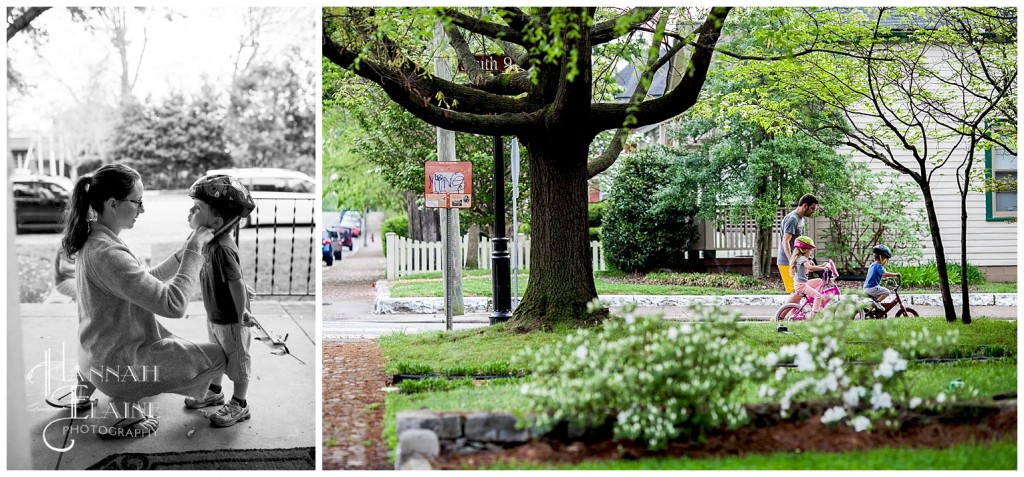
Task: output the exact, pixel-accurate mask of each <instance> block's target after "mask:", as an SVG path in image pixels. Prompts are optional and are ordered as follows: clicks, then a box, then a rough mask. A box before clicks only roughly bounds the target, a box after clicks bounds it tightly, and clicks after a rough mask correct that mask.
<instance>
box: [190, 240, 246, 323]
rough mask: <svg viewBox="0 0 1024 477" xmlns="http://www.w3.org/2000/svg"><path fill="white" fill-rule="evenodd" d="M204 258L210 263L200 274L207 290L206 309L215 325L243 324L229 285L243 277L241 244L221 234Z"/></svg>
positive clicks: (207, 249) (204, 294)
mask: <svg viewBox="0 0 1024 477" xmlns="http://www.w3.org/2000/svg"><path fill="white" fill-rule="evenodd" d="M203 255H204V257H205V258H206V263H204V264H203V269H202V270H201V271H200V272H199V283H200V287H201V288H202V291H203V307H205V308H206V318H207V319H208V320H210V322H211V323H215V324H219V325H231V324H235V323H240V321H239V317H238V313H239V310H237V309H235V301H234V300H232V299H231V289H230V288H228V282H229V281H231V280H240V279H241V278H242V267H241V264H240V263H239V260H238V245H235V241H234V240H232V239H231V234H228V233H225V234H221V235H220V236H219V237H217V238H215V239H213V240H211V241H210V243H208V244H207V245H206V248H205V250H204V251H203Z"/></svg>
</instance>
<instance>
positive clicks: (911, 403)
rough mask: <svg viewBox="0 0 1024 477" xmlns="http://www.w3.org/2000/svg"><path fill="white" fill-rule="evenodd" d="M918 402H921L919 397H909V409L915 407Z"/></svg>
mask: <svg viewBox="0 0 1024 477" xmlns="http://www.w3.org/2000/svg"><path fill="white" fill-rule="evenodd" d="M920 404H921V398H919V397H914V398H910V408H911V409H913V408H915V407H917V406H918V405H920Z"/></svg>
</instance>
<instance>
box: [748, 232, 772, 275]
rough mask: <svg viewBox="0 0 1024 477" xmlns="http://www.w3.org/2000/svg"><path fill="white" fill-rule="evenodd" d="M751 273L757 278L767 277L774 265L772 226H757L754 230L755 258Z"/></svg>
mask: <svg viewBox="0 0 1024 477" xmlns="http://www.w3.org/2000/svg"><path fill="white" fill-rule="evenodd" d="M751 265H752V266H751V274H752V275H753V276H754V277H755V278H767V277H768V276H769V275H770V274H771V265H772V227H771V226H770V225H769V226H768V227H757V229H756V230H755V231H754V258H753V263H752V264H751Z"/></svg>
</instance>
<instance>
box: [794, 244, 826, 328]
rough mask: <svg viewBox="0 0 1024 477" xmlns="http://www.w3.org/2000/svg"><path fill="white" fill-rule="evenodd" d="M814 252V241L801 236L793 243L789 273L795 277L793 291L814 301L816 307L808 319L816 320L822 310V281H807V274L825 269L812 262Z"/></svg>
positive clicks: (818, 279) (815, 279) (817, 279)
mask: <svg viewBox="0 0 1024 477" xmlns="http://www.w3.org/2000/svg"><path fill="white" fill-rule="evenodd" d="M812 250H814V240H811V238H810V237H808V236H806V235H801V236H799V237H797V238H796V240H794V241H793V260H792V261H791V262H790V269H789V273H790V274H792V275H793V289H794V290H795V291H796V293H803V294H804V295H807V296H809V297H811V298H813V299H814V305H813V306H812V307H811V312H810V314H808V315H807V317H808V318H814V315H816V314H817V313H818V310H820V309H821V293H819V292H818V289H819V288H821V279H820V278H812V279H810V280H808V279H807V272H820V271H822V270H825V267H819V266H817V265H815V264H814V263H812V262H811V258H810V255H811V251H812Z"/></svg>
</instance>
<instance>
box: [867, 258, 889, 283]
mask: <svg viewBox="0 0 1024 477" xmlns="http://www.w3.org/2000/svg"><path fill="white" fill-rule="evenodd" d="M883 273H885V267H883V266H882V264H881V263H878V262H875V263H872V264H871V266H870V267H868V276H867V278H865V279H864V288H865V289H867V288H874V287H877V286H878V285H879V284H881V283H882V274H883Z"/></svg>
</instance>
